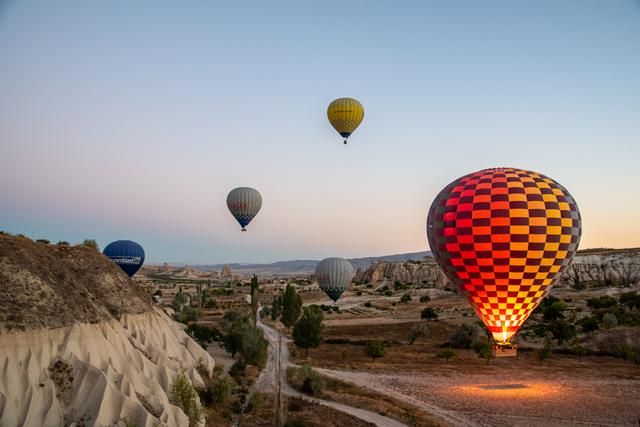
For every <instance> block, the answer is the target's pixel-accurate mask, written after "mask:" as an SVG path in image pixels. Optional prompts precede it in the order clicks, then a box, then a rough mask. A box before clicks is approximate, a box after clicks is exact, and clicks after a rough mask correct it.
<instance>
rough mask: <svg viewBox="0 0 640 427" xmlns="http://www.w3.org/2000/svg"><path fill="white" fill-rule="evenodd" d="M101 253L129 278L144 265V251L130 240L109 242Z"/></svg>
mask: <svg viewBox="0 0 640 427" xmlns="http://www.w3.org/2000/svg"><path fill="white" fill-rule="evenodd" d="M102 253H103V254H105V255H106V256H108V257H109V258H111V260H112V261H113V262H115V263H116V264H118V265H119V266H120V268H121V269H122V270H124V272H125V273H127V275H128V276H129V277H131V276H133V275H134V274H136V272H137V271H138V270H140V267H142V264H144V249H142V246H140V245H139V244H137V243H136V242H133V241H131V240H116V241H115V242H111V243H109V244H108V245H107V247H106V248H104V251H102Z"/></svg>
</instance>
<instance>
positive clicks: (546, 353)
mask: <svg viewBox="0 0 640 427" xmlns="http://www.w3.org/2000/svg"><path fill="white" fill-rule="evenodd" d="M533 354H534V355H535V356H536V359H538V362H540V363H542V362H544V361H545V360H547V359H548V358H550V357H551V346H550V345H549V343H548V342H547V343H546V344H545V346H544V347H542V348H538V349H536V350H535V351H534V352H533Z"/></svg>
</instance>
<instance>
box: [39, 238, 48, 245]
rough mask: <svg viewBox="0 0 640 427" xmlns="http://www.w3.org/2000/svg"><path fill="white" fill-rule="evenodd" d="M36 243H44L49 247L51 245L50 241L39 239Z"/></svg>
mask: <svg viewBox="0 0 640 427" xmlns="http://www.w3.org/2000/svg"><path fill="white" fill-rule="evenodd" d="M36 242H38V243H44V244H45V245H48V244H49V243H51V242H50V241H49V240H47V239H38V240H36Z"/></svg>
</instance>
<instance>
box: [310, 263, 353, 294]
mask: <svg viewBox="0 0 640 427" xmlns="http://www.w3.org/2000/svg"><path fill="white" fill-rule="evenodd" d="M315 275H316V280H317V281H318V285H319V286H320V289H322V290H323V291H324V292H325V293H326V294H327V295H328V296H329V298H331V299H332V300H333V301H334V302H336V301H338V299H339V298H340V296H341V295H342V293H343V292H344V291H346V290H347V289H349V286H351V280H352V279H353V276H354V275H355V272H354V271H353V266H352V265H351V263H350V262H349V261H347V260H346V259H342V258H325V259H323V260H322V261H320V262H319V263H318V265H317V266H316V274H315Z"/></svg>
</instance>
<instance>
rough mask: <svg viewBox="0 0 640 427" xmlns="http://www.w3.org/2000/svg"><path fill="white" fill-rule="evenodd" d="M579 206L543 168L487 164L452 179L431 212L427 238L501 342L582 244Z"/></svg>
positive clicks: (515, 328)
mask: <svg viewBox="0 0 640 427" xmlns="http://www.w3.org/2000/svg"><path fill="white" fill-rule="evenodd" d="M581 228H582V224H581V219H580V211H579V210H578V206H577V205H576V202H575V201H574V200H573V197H571V194H569V192H568V191H567V190H566V189H565V188H564V187H563V186H561V185H560V184H558V183H557V182H555V181H554V180H552V179H551V178H548V177H546V176H544V175H542V174H539V173H536V172H530V171H525V170H521V169H514V168H494V169H485V170H481V171H478V172H474V173H471V174H469V175H465V176H463V177H462V178H459V179H457V180H455V181H454V182H452V183H451V184H449V185H447V186H446V187H445V188H444V189H443V190H442V191H441V192H440V193H439V194H438V196H437V197H436V198H435V200H434V201H433V204H432V205H431V208H430V209H429V215H428V217H427V236H428V240H429V246H431V251H432V252H433V255H434V256H435V258H436V260H437V261H438V263H439V264H440V267H442V269H443V270H444V272H445V274H446V275H447V277H448V278H449V280H451V281H452V282H453V283H455V284H456V285H457V286H458V288H459V289H460V291H461V292H462V294H463V295H464V296H465V297H466V298H467V299H468V300H469V303H470V304H471V306H472V307H473V309H474V310H475V311H476V313H477V314H478V316H480V318H481V319H482V321H483V322H484V324H485V325H487V327H488V328H489V330H490V331H491V333H492V334H493V337H494V339H495V340H496V342H497V343H499V344H504V343H507V342H508V341H509V340H510V339H511V338H512V337H513V335H514V334H515V333H516V332H517V331H518V329H519V328H520V326H521V325H522V324H523V323H524V321H525V320H527V318H528V317H529V315H530V314H531V312H532V311H533V310H534V309H535V308H536V307H537V306H538V304H539V303H540V301H541V300H542V298H544V296H545V295H546V294H547V292H549V289H551V286H553V284H554V283H555V282H556V280H557V279H558V278H559V277H560V275H561V273H562V271H563V270H564V269H565V268H567V266H568V265H569V263H570V262H571V259H572V258H573V255H574V254H575V253H576V251H577V250H578V243H579V242H580V234H581Z"/></svg>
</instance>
